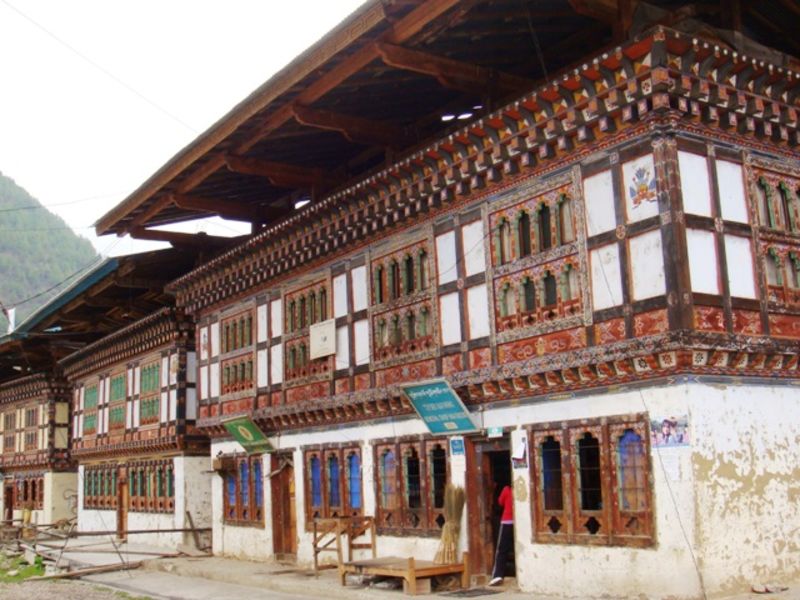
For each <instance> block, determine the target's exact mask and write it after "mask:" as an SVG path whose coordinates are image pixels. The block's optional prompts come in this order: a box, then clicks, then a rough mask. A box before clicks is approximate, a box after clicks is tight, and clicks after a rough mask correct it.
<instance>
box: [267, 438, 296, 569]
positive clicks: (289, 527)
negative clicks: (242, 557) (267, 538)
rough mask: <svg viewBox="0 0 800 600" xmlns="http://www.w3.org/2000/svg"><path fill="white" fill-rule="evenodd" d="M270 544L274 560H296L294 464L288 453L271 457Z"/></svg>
mask: <svg viewBox="0 0 800 600" xmlns="http://www.w3.org/2000/svg"><path fill="white" fill-rule="evenodd" d="M271 471H272V472H271V480H270V481H271V484H272V542H273V552H274V553H275V558H276V560H285V561H292V562H293V561H294V560H296V558H297V508H296V506H295V490H294V464H293V463H292V455H291V453H289V452H286V453H276V454H273V455H272V469H271Z"/></svg>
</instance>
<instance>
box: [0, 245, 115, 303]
mask: <svg viewBox="0 0 800 600" xmlns="http://www.w3.org/2000/svg"><path fill="white" fill-rule="evenodd" d="M122 239H123V238H116V239H115V240H114V241H113V242H112V243H111V244H109V245H108V246H107V247H106V248H105V249H104V250H103V251H102V252H101V253H100V254H99V256H97V257H96V258H95V259H94V260H93V261H92V262H90V263H87V264H85V265H84V266H82V267H81V268H79V269H78V270H77V271H74V272H73V273H71V274H69V275H67V276H66V277H65V278H64V279H62V280H61V281H59V282H57V283H54V284H53V285H51V286H50V287H49V288H47V289H46V290H42V291H41V292H37V293H35V294H34V295H32V296H29V297H27V298H24V299H22V300H18V301H15V302H9V304H11V306H7V305H6V306H4V308H5V309H9V308H17V307H19V306H22V305H23V304H27V303H28V302H31V301H33V300H36V299H37V298H41V297H42V296H45V295H47V294H49V293H50V292H52V291H53V290H55V289H57V288H59V287H61V286H62V285H64V284H66V283H68V282H69V281H71V280H72V279H74V278H75V277H77V276H78V275H80V274H82V273H84V272H85V271H88V270H89V269H91V268H93V267H95V266H97V265H99V264H100V263H101V262H103V261H104V260H105V255H106V254H108V253H109V252H111V250H113V249H114V247H115V246H116V245H117V244H119V243H120V242H121V241H122ZM0 305H2V304H1V303H0Z"/></svg>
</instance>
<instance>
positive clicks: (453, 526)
mask: <svg viewBox="0 0 800 600" xmlns="http://www.w3.org/2000/svg"><path fill="white" fill-rule="evenodd" d="M465 499H466V495H465V494H464V488H462V487H456V486H454V485H452V484H450V483H448V484H447V487H446V488H445V490H444V527H442V539H441V541H440V542H439V549H438V550H437V551H436V557H435V558H434V559H433V562H435V563H437V564H440V565H449V564H453V563H457V562H458V557H457V556H456V553H457V552H458V536H459V534H460V533H461V515H462V514H463V512H464V501H465Z"/></svg>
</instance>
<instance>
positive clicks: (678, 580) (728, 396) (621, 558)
mask: <svg viewBox="0 0 800 600" xmlns="http://www.w3.org/2000/svg"><path fill="white" fill-rule="evenodd" d="M642 412H647V413H648V414H649V415H650V417H651V418H653V419H660V418H663V417H666V416H672V417H674V416H682V415H688V418H689V437H690V440H691V445H688V446H675V447H661V448H655V447H654V448H652V449H651V456H650V460H651V470H652V481H653V513H654V519H655V522H654V531H655V540H656V541H655V544H654V546H652V547H649V548H627V547H608V546H580V545H562V544H538V543H535V542H534V541H533V539H534V536H533V530H532V523H531V521H532V513H531V499H530V497H529V490H530V475H529V473H530V471H529V469H519V470H514V471H513V476H514V480H515V490H516V491H517V492H518V491H519V490H522V491H523V492H522V493H521V494H520V493H516V497H515V502H516V506H515V537H516V540H515V545H516V558H517V560H516V564H517V576H518V583H519V585H520V588H521V589H522V590H523V591H525V592H530V593H534V594H539V595H544V596H552V597H569V598H603V597H630V596H632V595H637V596H638V595H640V594H642V593H644V594H646V596H647V597H649V598H663V599H667V598H669V599H672V600H680V599H687V600H688V599H696V598H701V597H703V593H702V587H701V585H704V586H705V590H706V592H707V595H708V596H709V597H716V596H720V595H723V594H730V593H735V592H740V591H744V589H745V588H747V587H749V585H750V584H751V583H757V582H766V581H776V580H777V581H792V580H793V579H796V578H798V577H800V552H798V548H800V526H798V523H800V503H798V502H797V498H798V497H800V450H799V449H798V444H797V440H798V439H800V390H797V389H796V388H794V387H792V386H766V385H758V386H757V385H747V386H742V385H736V386H728V385H719V384H715V385H709V384H702V383H697V382H685V381H684V382H679V383H675V384H673V385H670V386H662V387H654V388H645V389H643V390H642V391H638V390H628V391H616V392H608V393H598V394H593V395H589V396H584V397H582V398H574V397H567V398H565V399H561V400H556V401H549V402H540V403H527V404H526V403H520V404H519V405H518V406H508V407H503V408H490V409H488V410H486V411H484V412H482V413H480V418H478V417H477V416H476V420H478V421H479V423H478V425H479V426H480V427H481V428H484V429H485V428H488V427H509V426H511V427H516V429H514V430H513V431H512V435H511V442H512V444H511V445H512V450H513V449H514V448H516V446H517V445H518V443H519V442H520V441H521V440H522V439H523V438H525V437H527V431H526V430H525V429H524V427H525V425H527V424H534V423H540V422H556V423H558V422H561V421H570V420H577V419H592V418H598V417H603V416H618V415H629V414H635V413H642ZM423 433H425V428H424V426H423V424H422V422H421V421H420V420H419V419H417V418H406V419H398V420H394V421H393V422H382V423H373V424H365V425H359V426H352V427H334V428H330V429H327V430H321V431H312V432H301V433H295V434H289V435H282V436H280V437H277V438H273V439H272V441H273V444H274V445H275V447H276V448H277V449H279V450H280V449H291V450H292V451H293V456H294V464H295V482H296V484H295V487H296V503H297V504H296V507H295V508H296V511H297V533H298V562H299V563H300V564H309V563H311V561H312V560H313V556H312V547H311V544H312V540H311V533H310V532H306V531H305V511H304V494H305V490H304V479H303V472H302V464H303V460H302V448H303V446H306V445H311V444H323V445H325V444H334V443H353V442H357V443H359V444H360V445H361V447H362V469H363V493H364V509H365V514H375V504H376V498H375V488H374V482H373V481H372V473H373V452H372V442H373V441H374V440H379V439H384V438H395V437H402V436H408V435H417V434H423ZM220 450H222V451H224V452H232V451H239V452H241V451H242V450H241V447H239V446H238V444H236V443H235V442H223V443H216V444H214V446H213V449H212V455H215V454H217V452H219V451H220ZM528 459H529V460H530V457H528ZM450 467H451V480H452V481H453V483H456V484H462V485H463V483H464V481H465V476H466V475H465V471H464V465H463V463H461V462H460V461H459V460H458V459H456V458H454V457H451V459H450ZM268 472H269V469H268V467H267V465H265V467H264V473H265V474H267V473H268ZM212 490H213V493H212V498H211V504H212V506H213V518H212V520H213V527H214V552H215V553H216V554H224V555H227V556H236V557H240V558H250V559H262V560H267V559H270V557H271V556H272V537H271V514H272V513H271V503H270V502H271V497H270V489H269V482H268V480H266V478H265V482H264V499H265V507H264V510H265V515H266V526H265V528H264V529H260V528H251V527H231V526H226V525H224V524H223V522H222V479H221V478H220V477H219V476H217V475H214V476H213V478H212ZM465 519H466V515H465ZM462 531H463V532H466V531H467V530H466V523H464V524H463V528H462ZM460 545H461V548H462V550H463V549H465V548H466V546H467V540H466V533H464V534H462V539H461V544H460ZM437 547H438V540H437V539H435V538H414V537H409V538H400V537H393V536H379V537H378V554H379V555H380V554H396V555H408V556H412V555H413V556H417V557H420V558H424V557H430V556H433V554H434V553H435V551H436V549H437ZM693 557H694V558H693ZM695 559H696V561H697V564H698V565H699V571H698V569H696V568H695ZM701 581H702V584H701Z"/></svg>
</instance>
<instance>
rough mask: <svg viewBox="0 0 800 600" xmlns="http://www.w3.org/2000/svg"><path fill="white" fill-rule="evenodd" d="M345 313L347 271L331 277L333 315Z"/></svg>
mask: <svg viewBox="0 0 800 600" xmlns="http://www.w3.org/2000/svg"><path fill="white" fill-rule="evenodd" d="M346 315H347V273H342V274H341V275H337V276H336V277H334V278H333V316H334V317H336V318H339V317H344V316H346Z"/></svg>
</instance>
